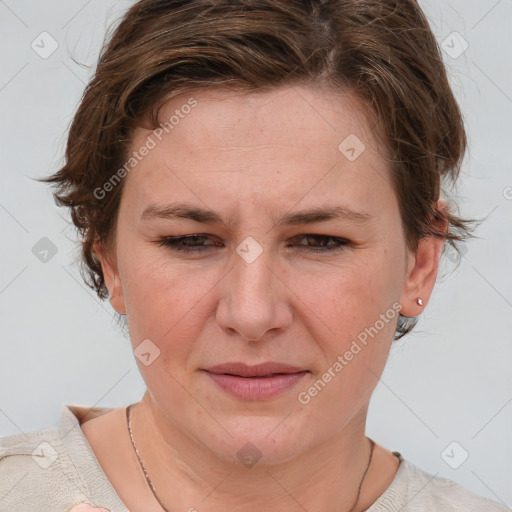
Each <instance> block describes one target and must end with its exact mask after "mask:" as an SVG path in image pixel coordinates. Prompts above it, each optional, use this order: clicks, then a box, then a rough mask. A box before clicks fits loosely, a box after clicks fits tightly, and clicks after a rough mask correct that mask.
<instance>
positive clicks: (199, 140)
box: [124, 86, 390, 207]
mask: <svg viewBox="0 0 512 512" xmlns="http://www.w3.org/2000/svg"><path fill="white" fill-rule="evenodd" d="M159 121H160V123H161V125H160V126H159V127H157V129H156V130H154V131H149V130H146V129H142V128H138V129H137V130H136V131H135V133H134V136H133V140H132V147H131V151H135V152H139V153H140V149H142V148H143V147H144V146H148V145H149V146H151V150H150V151H144V153H145V154H146V156H144V157H143V158H142V159H140V161H139V162H138V163H137V166H136V168H135V170H134V171H133V172H131V173H130V175H129V176H128V178H127V181H128V183H127V184H126V185H127V186H126V189H127V190H125V191H124V193H127V194H132V195H136V196H137V197H139V198H140V199H141V203H144V202H145V203H148V202H153V203H154V202H158V201H159V200H161V201H164V200H166V199H167V197H166V196H168V195H169V193H170V192H171V191H178V190H179V191H180V192H179V194H180V195H181V196H183V195H186V196H188V197H191V198H192V197H193V196H194V195H196V196H197V197H196V200H197V199H201V198H204V197H206V196H207V195H208V194H210V196H211V194H212V193H213V194H214V195H215V197H214V198H213V199H215V200H217V201H220V202H225V201H227V200H228V199H229V200H231V199H238V200H239V202H241V201H246V202H247V201H249V200H258V201H260V202H261V203H262V202H263V200H262V198H263V197H264V196H265V197H267V198H268V199H269V202H272V201H274V202H275V201H279V202H281V203H282V204H285V203H287V202H288V201H290V202H297V201H298V200H299V199H300V197H301V195H304V196H306V195H307V198H306V197H305V200H307V199H311V200H318V199H319V198H322V199H325V198H326V197H327V196H329V194H331V195H332V194H333V193H334V192H333V191H337V192H340V190H341V189H343V190H344V194H345V195H346V196H347V197H348V194H349V193H350V194H352V197H353V198H354V197H356V196H358V195H360V196H365V195H366V197H365V198H364V199H365V200H369V199H370V196H371V195H372V194H375V193H376V191H377V190H378V188H379V185H382V187H383V188H386V187H387V188H388V189H389V186H390V183H389V176H388V175H389V171H388V165H387V161H386V160H385V158H383V156H382V154H381V153H382V145H381V144H380V143H379V141H378V140H377V139H376V137H375V135H374V134H373V133H372V129H371V128H372V127H371V123H370V121H369V119H368V118H367V115H366V112H365V110H364V108H363V107H362V105H361V103H360V102H359V101H358V100H357V99H356V98H354V97H353V96H351V95H349V94H343V93H341V92H335V91H332V90H329V89H313V88H311V87H307V86H288V87H282V88H280V89H276V90H273V91H270V92H257V93H252V92H251V93H240V92H235V91H233V90H229V89H220V90H201V89H199V90H191V91H189V92H186V93H182V94H180V95H179V96H176V97H175V98H173V99H172V100H170V101H169V102H168V103H166V104H165V105H164V106H163V107H162V108H161V110H160V116H159ZM149 141H151V142H150V143H149V144H148V142H149ZM313 189H314V192H313ZM380 192H381V193H382V190H381V191H380ZM177 193H178V192H177ZM221 198H222V201H221ZM208 199H209V200H211V197H208ZM146 206H147V205H146ZM203 206H204V205H203ZM141 207H142V205H141Z"/></svg>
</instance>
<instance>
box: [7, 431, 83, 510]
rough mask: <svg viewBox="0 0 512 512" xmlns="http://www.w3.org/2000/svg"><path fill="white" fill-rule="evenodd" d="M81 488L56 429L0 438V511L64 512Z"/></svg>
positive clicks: (74, 501) (79, 493)
mask: <svg viewBox="0 0 512 512" xmlns="http://www.w3.org/2000/svg"><path fill="white" fill-rule="evenodd" d="M82 487H83V485H82V482H81V481H80V477H79V475H78V474H77V472H76V470H74V467H73V464H72V462H71V460H70V458H69V454H68V453H67V450H66V447H65V446H64V444H63V442H62V438H61V436H60V432H59V428H58V427H53V428H48V429H44V430H38V431H35V432H29V433H25V434H15V435H11V436H7V437H0V510H9V512H17V511H22V510H25V511H26V510H68V509H69V508H71V507H72V506H73V505H76V504H77V503H79V502H80V500H81V499H82V498H85V495H84V493H83V492H82Z"/></svg>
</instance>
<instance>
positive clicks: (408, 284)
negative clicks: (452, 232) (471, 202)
mask: <svg viewBox="0 0 512 512" xmlns="http://www.w3.org/2000/svg"><path fill="white" fill-rule="evenodd" d="M437 207H438V209H439V210H441V211H443V210H446V208H447V204H446V202H445V201H443V200H439V201H438V202H437ZM432 222H433V223H434V224H436V226H435V231H438V232H440V233H445V232H446V230H447V228H448V221H447V220H445V219H436V218H434V219H433V220H432ZM444 242H445V240H444V239H443V238H437V237H434V236H429V237H426V238H422V239H421V240H420V241H419V243H418V249H417V250H416V252H415V253H410V252H409V262H408V267H407V274H406V280H405V283H404V288H403V290H402V295H401V297H400V304H401V305H402V309H401V311H400V313H401V314H402V315H404V316H408V317H415V316H418V315H419V314H420V313H421V312H422V311H423V309H424V308H425V306H426V305H427V303H428V300H429V299H430V295H431V294H432V290H433V289H434V285H435V283H436V278H437V270H438V266H439V258H440V255H441V250H442V248H443V245H444ZM418 298H421V300H422V301H423V304H422V305H419V304H418V303H417V299H418Z"/></svg>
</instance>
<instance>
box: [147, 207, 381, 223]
mask: <svg viewBox="0 0 512 512" xmlns="http://www.w3.org/2000/svg"><path fill="white" fill-rule="evenodd" d="M155 218H158V219H166V220H174V219H187V220H193V221H195V222H200V223H204V224H224V225H226V226H228V227H230V226H232V225H233V224H234V223H233V219H232V218H231V219H229V220H227V221H225V220H224V219H223V218H222V217H221V215H219V214H218V213H216V212H214V211H212V210H208V209H205V208H200V207H197V206H193V205H189V204H186V203H172V204H165V205H156V204H150V205H149V206H148V207H147V208H146V209H145V210H144V211H143V212H142V215H141V216H140V220H141V221H148V220H152V219H155ZM372 218H373V217H372V215H370V214H369V213H368V212H365V211H356V210H353V209H351V208H348V207H347V206H340V205H337V206H327V207H315V208H311V209H309V210H303V211H298V212H293V213H286V214H284V215H283V216H282V217H281V218H280V219H278V220H277V222H275V225H277V226H280V225H290V226H296V225H302V224H314V223H317V222H326V221H330V220H338V219H340V220H348V221H352V222H357V223H363V222H367V221H369V220H371V219H372Z"/></svg>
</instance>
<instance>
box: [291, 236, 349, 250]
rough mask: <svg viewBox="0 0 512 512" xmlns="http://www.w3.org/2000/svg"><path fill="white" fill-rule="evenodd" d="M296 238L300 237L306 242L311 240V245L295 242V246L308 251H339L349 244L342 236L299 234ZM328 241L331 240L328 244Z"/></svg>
mask: <svg viewBox="0 0 512 512" xmlns="http://www.w3.org/2000/svg"><path fill="white" fill-rule="evenodd" d="M298 238H302V239H304V240H306V241H307V242H311V241H313V245H312V246H310V245H304V244H297V245H296V246H298V247H301V250H306V251H308V252H323V253H326V252H332V251H341V250H342V249H343V248H344V247H345V246H346V245H348V244H349V242H348V240H345V239H344V238H337V237H334V236H329V235H312V234H307V235H299V237H298ZM329 241H331V242H333V243H332V244H329Z"/></svg>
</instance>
